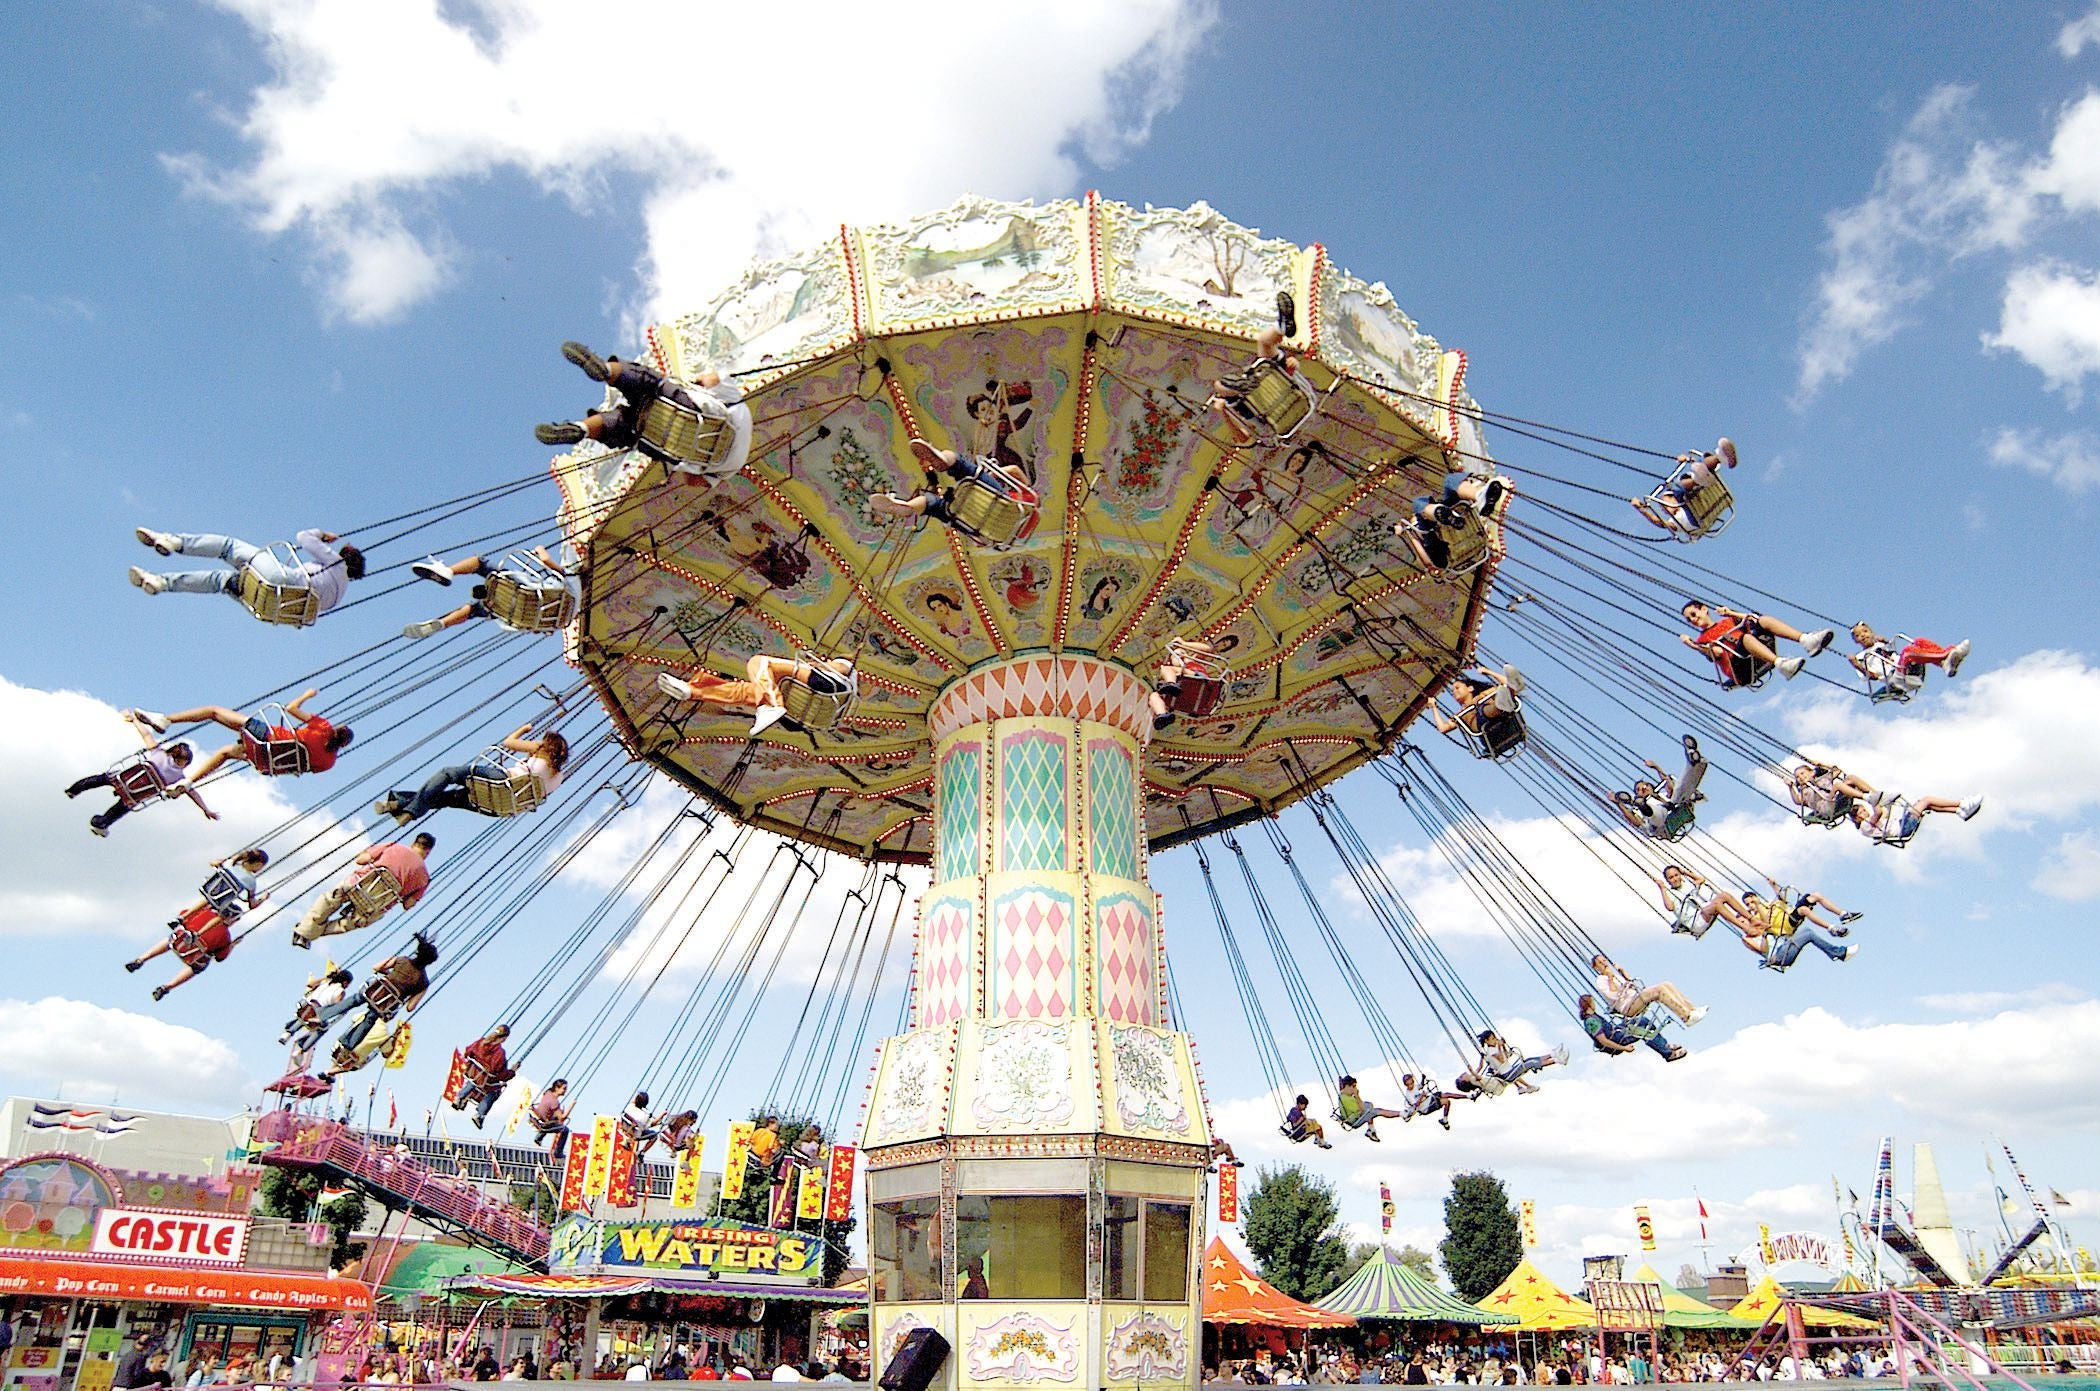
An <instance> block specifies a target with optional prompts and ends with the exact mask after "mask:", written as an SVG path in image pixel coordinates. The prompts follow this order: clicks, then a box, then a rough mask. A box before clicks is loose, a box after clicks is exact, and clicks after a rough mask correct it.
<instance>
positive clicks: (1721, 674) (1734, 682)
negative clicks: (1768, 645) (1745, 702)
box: [1699, 622, 1775, 691]
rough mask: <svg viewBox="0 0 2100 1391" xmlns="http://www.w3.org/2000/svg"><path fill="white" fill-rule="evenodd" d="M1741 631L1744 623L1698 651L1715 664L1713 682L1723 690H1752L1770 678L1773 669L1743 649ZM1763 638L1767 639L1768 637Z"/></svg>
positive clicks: (1763, 660)
mask: <svg viewBox="0 0 2100 1391" xmlns="http://www.w3.org/2000/svg"><path fill="white" fill-rule="evenodd" d="M1744 628H1745V625H1744V624H1743V623H1740V622H1739V623H1736V624H1735V625H1733V626H1732V627H1731V628H1730V629H1729V631H1728V632H1727V633H1725V634H1723V635H1721V636H1720V637H1717V638H1715V639H1714V640H1713V641H1712V643H1711V644H1710V645H1708V646H1703V647H1701V648H1700V649H1699V650H1700V651H1701V652H1703V653H1705V654H1706V656H1707V659H1708V660H1709V661H1711V662H1712V663H1713V664H1714V679H1715V681H1716V682H1717V683H1718V684H1719V686H1720V687H1721V689H1722V690H1724V691H1754V690H1756V689H1757V688H1758V687H1759V686H1762V685H1764V684H1765V682H1766V681H1767V680H1769V679H1770V678H1771V675H1772V672H1773V670H1774V669H1775V668H1774V666H1773V664H1772V663H1771V662H1768V661H1766V660H1765V659H1764V658H1763V657H1760V656H1758V655H1757V654H1756V653H1755V652H1752V651H1751V650H1750V649H1749V648H1748V647H1746V646H1744V644H1743V637H1744ZM1766 636H1767V639H1768V640H1769V636H1770V635H1769V634H1768V635H1766Z"/></svg>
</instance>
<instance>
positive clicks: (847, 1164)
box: [824, 1145, 854, 1222]
mask: <svg viewBox="0 0 2100 1391" xmlns="http://www.w3.org/2000/svg"><path fill="white" fill-rule="evenodd" d="M853 1156H854V1148H853V1146H851V1145H833V1146H832V1147H831V1181H830V1183H829V1184H828V1185H827V1187H828V1190H829V1191H828V1192H827V1194H826V1196H825V1200H824V1216H825V1217H827V1218H828V1219H830V1220H831V1221H833V1222H843V1221H845V1220H846V1219H847V1218H849V1217H851V1216H852V1215H853Z"/></svg>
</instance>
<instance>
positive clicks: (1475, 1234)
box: [1437, 1169, 1524, 1299]
mask: <svg viewBox="0 0 2100 1391" xmlns="http://www.w3.org/2000/svg"><path fill="white" fill-rule="evenodd" d="M1437 1252H1438V1254H1440V1255H1441V1256H1442V1257H1443V1258H1444V1270H1445V1271H1446V1272H1447V1273H1448V1274H1449V1275H1450V1276H1451V1287H1452V1288H1453V1289H1455V1290H1457V1291H1458V1297H1459V1298H1460V1299H1479V1298H1480V1297H1481V1296H1482V1295H1484V1294H1487V1293H1488V1292H1489V1291H1491V1290H1493V1289H1494V1288H1495V1286H1497V1285H1499V1284H1501V1283H1502V1281H1503V1279H1504V1278H1505V1277H1507V1276H1508V1274H1509V1273H1510V1272H1511V1271H1512V1270H1515V1269H1516V1268H1517V1262H1519V1261H1521V1260H1523V1259H1524V1238H1523V1237H1522V1235H1521V1234H1520V1233H1519V1232H1518V1230H1517V1210H1516V1209H1515V1208H1514V1207H1511V1206H1510V1202H1509V1193H1508V1192H1507V1191H1506V1190H1505V1189H1504V1188H1503V1187H1502V1180H1501V1179H1498V1178H1496V1177H1495V1176H1494V1175H1493V1174H1491V1173H1489V1172H1487V1171H1486V1170H1485V1169H1483V1170H1481V1171H1479V1172H1477V1173H1471V1174H1453V1175H1452V1176H1451V1194H1450V1196H1449V1197H1447V1198H1445V1199H1444V1239H1443V1241H1442V1242H1441V1243H1440V1244H1439V1245H1438V1246H1437Z"/></svg>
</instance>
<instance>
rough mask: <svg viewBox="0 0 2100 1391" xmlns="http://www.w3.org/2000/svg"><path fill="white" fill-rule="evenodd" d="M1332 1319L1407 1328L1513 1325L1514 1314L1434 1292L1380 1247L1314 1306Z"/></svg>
mask: <svg viewBox="0 0 2100 1391" xmlns="http://www.w3.org/2000/svg"><path fill="white" fill-rule="evenodd" d="M1313 1303H1314V1304H1316V1305H1318V1306H1319V1307H1320V1308H1322V1309H1327V1310H1330V1311H1332V1312H1334V1313H1337V1314H1354V1315H1355V1316H1356V1317H1357V1318H1359V1319H1396V1320H1404V1321H1407V1322H1411V1323H1466V1324H1476V1325H1477V1324H1513V1323H1515V1322H1516V1321H1517V1320H1516V1316H1515V1315H1513V1314H1491V1313H1489V1312H1488V1311H1487V1310H1485V1309H1482V1308H1480V1307H1479V1306H1478V1305H1474V1304H1468V1303H1466V1302H1465V1301H1464V1300H1463V1299H1460V1298H1459V1297H1458V1296H1457V1295H1455V1294H1451V1293H1449V1292H1447V1291H1445V1290H1441V1289H1438V1288H1437V1287H1436V1286H1435V1285H1434V1284H1432V1283H1430V1282H1429V1281H1427V1280H1425V1279H1423V1278H1422V1277H1421V1276H1419V1275H1417V1274H1415V1272H1413V1271H1412V1270H1409V1269H1408V1268H1407V1267H1406V1266H1404V1265H1402V1264H1400V1262H1398V1261H1396V1260H1394V1259H1393V1257H1392V1253H1391V1252H1390V1251H1387V1250H1386V1249H1385V1248H1384V1247H1382V1246H1381V1247H1380V1248H1379V1250H1378V1254H1377V1255H1375V1256H1373V1257H1371V1259H1370V1260H1368V1261H1365V1262H1364V1263H1363V1265H1362V1266H1361V1267H1359V1268H1358V1270H1357V1272H1356V1273H1355V1274H1354V1275H1351V1276H1350V1277H1349V1278H1348V1279H1347V1280H1344V1281H1343V1282H1342V1283H1341V1284H1339V1285H1337V1286H1336V1287H1335V1288H1334V1289H1332V1290H1330V1291H1328V1292H1327V1293H1326V1294H1325V1295H1323V1296H1321V1297H1320V1298H1318V1299H1315V1300H1314V1301H1313Z"/></svg>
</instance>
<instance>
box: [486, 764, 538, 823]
mask: <svg viewBox="0 0 2100 1391" xmlns="http://www.w3.org/2000/svg"><path fill="white" fill-rule="evenodd" d="M545 797H546V794H545V793H544V792H543V791H542V790H541V788H540V780H539V779H538V778H536V777H534V776H533V775H532V774H531V773H529V772H527V771H526V770H525V769H523V768H515V769H511V770H510V771H509V772H507V773H506V774H505V776H503V777H501V778H490V777H484V776H482V774H480V773H479V772H475V773H470V774H468V775H467V805H468V806H470V807H472V808H473V809H474V810H476V811H478V812H480V813H481V814H482V815H483V816H523V815H525V814H527V813H528V812H535V811H538V810H539V809H540V803H541V802H542V801H543V800H545Z"/></svg>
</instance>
